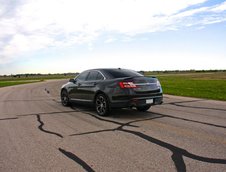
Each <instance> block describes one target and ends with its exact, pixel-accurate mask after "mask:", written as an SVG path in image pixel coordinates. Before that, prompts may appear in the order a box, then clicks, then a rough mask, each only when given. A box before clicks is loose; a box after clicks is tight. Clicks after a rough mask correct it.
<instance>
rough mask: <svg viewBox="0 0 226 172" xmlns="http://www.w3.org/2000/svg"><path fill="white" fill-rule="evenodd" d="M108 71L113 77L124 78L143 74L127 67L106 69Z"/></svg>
mask: <svg viewBox="0 0 226 172" xmlns="http://www.w3.org/2000/svg"><path fill="white" fill-rule="evenodd" d="M106 72H107V73H108V74H110V75H111V76H112V77H113V78H124V77H133V76H143V75H141V74H139V73H137V72H135V71H132V70H125V69H106Z"/></svg>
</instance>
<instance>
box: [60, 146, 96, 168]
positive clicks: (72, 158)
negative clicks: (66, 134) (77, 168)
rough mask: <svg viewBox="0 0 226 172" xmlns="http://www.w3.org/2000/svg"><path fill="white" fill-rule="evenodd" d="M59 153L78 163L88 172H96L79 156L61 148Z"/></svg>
mask: <svg viewBox="0 0 226 172" xmlns="http://www.w3.org/2000/svg"><path fill="white" fill-rule="evenodd" d="M59 151H60V152H61V153H62V154H64V155H65V156H66V157H68V158H70V159H71V160H73V161H75V162H76V163H78V164H79V165H81V166H82V167H83V168H84V169H85V170H86V171H88V172H95V171H94V170H93V169H92V168H91V167H90V166H89V165H88V164H87V163H86V162H85V161H83V160H82V159H80V158H79V157H78V156H76V155H75V154H73V153H71V152H68V151H66V150H64V149H61V148H59Z"/></svg>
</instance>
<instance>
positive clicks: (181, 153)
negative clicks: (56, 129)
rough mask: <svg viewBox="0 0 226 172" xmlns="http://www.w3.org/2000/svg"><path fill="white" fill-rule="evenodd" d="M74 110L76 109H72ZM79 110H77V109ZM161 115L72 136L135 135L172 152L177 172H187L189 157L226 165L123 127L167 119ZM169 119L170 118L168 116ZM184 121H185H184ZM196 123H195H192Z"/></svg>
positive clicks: (223, 160)
mask: <svg viewBox="0 0 226 172" xmlns="http://www.w3.org/2000/svg"><path fill="white" fill-rule="evenodd" d="M71 108H72V109H74V107H71ZM76 110H77V109H76ZM80 112H82V113H85V114H89V115H91V116H92V117H95V118H96V119H98V120H101V121H106V122H111V120H105V119H103V118H100V117H97V116H95V115H94V114H92V113H89V112H84V111H80ZM157 115H160V116H159V117H153V118H148V119H143V120H134V121H130V122H127V123H124V124H121V125H120V126H119V127H117V128H113V129H105V130H97V131H91V132H86V133H79V134H72V135H70V136H78V135H85V134H94V133H101V132H112V131H121V132H125V133H129V134H133V135H135V136H137V137H139V138H141V139H144V140H146V141H148V142H150V143H153V144H156V145H158V146H161V147H163V148H165V149H168V150H170V151H171V152H172V156H171V159H172V161H173V162H174V165H175V168H176V170H177V172H186V164H185V162H184V159H183V157H187V158H191V159H193V160H197V161H201V162H207V163H217V164H226V159H217V158H208V157H202V156H199V155H195V154H192V153H190V152H188V151H187V150H185V149H182V148H179V147H176V146H174V145H172V144H169V143H166V142H164V141H161V140H158V139H156V138H154V137H151V136H148V135H146V134H144V133H142V132H138V131H133V130H128V129H124V128H123V127H125V126H130V125H131V123H135V122H141V121H147V120H153V119H155V118H162V117H165V115H163V114H157ZM167 117H168V116H167ZM183 120H184V119H183ZM192 122H194V121H192ZM112 123H115V121H112Z"/></svg>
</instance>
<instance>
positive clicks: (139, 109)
mask: <svg viewBox="0 0 226 172" xmlns="http://www.w3.org/2000/svg"><path fill="white" fill-rule="evenodd" d="M150 107H151V105H145V106H138V107H137V110H138V111H141V112H145V111H147V110H148V109H149V108H150Z"/></svg>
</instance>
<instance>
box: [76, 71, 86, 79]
mask: <svg viewBox="0 0 226 172" xmlns="http://www.w3.org/2000/svg"><path fill="white" fill-rule="evenodd" d="M88 73H89V72H87V71H85V72H82V73H81V74H80V75H79V76H78V77H77V78H76V80H79V81H85V79H86V78H87V75H88Z"/></svg>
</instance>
